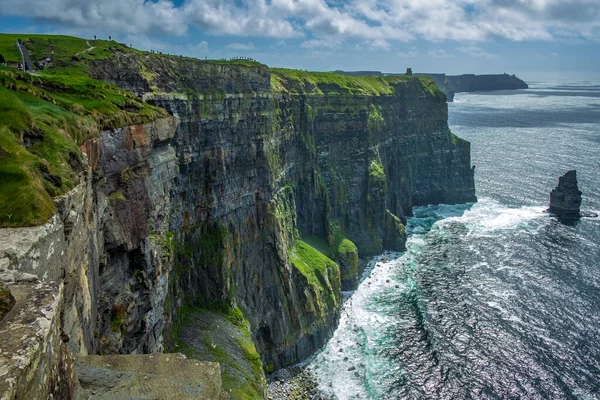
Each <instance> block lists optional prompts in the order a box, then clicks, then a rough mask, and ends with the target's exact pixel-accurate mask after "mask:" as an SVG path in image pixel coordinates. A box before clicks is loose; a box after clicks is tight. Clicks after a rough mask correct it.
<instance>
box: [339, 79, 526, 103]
mask: <svg viewBox="0 0 600 400" xmlns="http://www.w3.org/2000/svg"><path fill="white" fill-rule="evenodd" d="M335 73H336V74H340V75H348V76H402V75H405V74H397V73H390V74H384V73H382V72H379V71H354V72H348V71H335ZM412 76H423V77H428V78H431V79H433V81H434V82H435V84H436V85H437V86H438V87H439V88H440V90H442V91H443V92H444V94H446V98H447V100H448V102H452V101H454V94H455V93H460V92H487V91H493V90H516V89H527V88H529V86H528V85H527V83H525V82H524V81H523V80H521V79H519V78H517V77H516V76H515V75H508V74H506V73H505V74H501V75H500V74H495V75H494V74H492V75H474V74H464V75H446V74H443V73H441V74H440V73H437V74H430V73H420V72H415V73H412Z"/></svg>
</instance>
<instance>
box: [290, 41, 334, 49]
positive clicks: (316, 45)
mask: <svg viewBox="0 0 600 400" xmlns="http://www.w3.org/2000/svg"><path fill="white" fill-rule="evenodd" d="M341 44H342V41H341V40H340V39H313V40H305V41H304V42H302V44H301V45H300V47H302V48H304V49H335V48H338V47H340V45H341Z"/></svg>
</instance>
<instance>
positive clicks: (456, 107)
mask: <svg viewBox="0 0 600 400" xmlns="http://www.w3.org/2000/svg"><path fill="white" fill-rule="evenodd" d="M525 79H526V80H527V81H528V83H530V89H528V90H524V91H500V92H489V93H474V94H463V93H460V94H458V95H456V99H455V100H456V102H455V103H452V104H449V116H450V125H451V128H452V130H453V131H454V132H455V133H456V134H458V135H459V136H461V137H463V138H466V139H468V140H469V141H471V143H472V162H473V164H475V165H476V166H477V168H476V188H477V195H478V197H479V202H478V203H476V204H470V205H457V206H449V205H441V206H433V207H424V208H418V209H415V210H414V214H415V215H414V217H412V218H410V219H409V221H408V231H409V233H410V237H409V241H408V251H407V252H405V253H401V254H388V255H382V256H380V257H376V258H375V259H373V261H372V262H371V264H370V267H369V268H368V269H367V271H366V272H365V276H364V280H363V281H362V283H361V284H360V286H359V288H358V289H357V290H356V291H355V292H353V293H347V294H346V295H347V296H348V297H349V299H348V300H347V302H346V303H345V307H344V312H343V316H342V319H341V322H340V326H339V328H338V330H337V331H336V333H335V335H334V337H333V338H332V340H331V341H330V342H329V343H328V344H327V346H325V348H324V349H323V350H322V351H321V352H320V353H319V354H317V355H316V356H315V357H314V359H313V360H312V361H311V362H310V364H309V367H310V368H311V369H313V371H314V373H315V374H316V376H317V378H318V379H319V382H320V389H321V390H322V391H323V392H324V393H325V394H326V395H328V396H329V397H331V398H339V399H396V398H407V399H509V398H510V399H600V219H598V218H595V219H584V220H581V221H580V222H578V223H576V224H574V225H572V226H566V225H562V224H560V223H558V222H557V221H556V220H555V219H553V218H552V217H550V216H548V215H547V214H545V213H543V210H544V209H545V208H546V207H547V202H548V198H549V192H550V190H551V189H552V188H553V187H554V186H556V183H557V181H558V176H560V175H562V174H563V173H564V172H566V171H567V170H569V169H577V171H578V178H579V185H580V189H581V190H582V191H583V192H584V196H583V208H584V209H587V210H590V211H596V212H598V210H599V209H600V178H599V177H598V172H599V171H600V168H599V167H600V77H593V76H592V77H584V78H577V77H574V78H573V77H561V78H559V79H549V78H544V79H543V80H542V79H540V80H537V81H536V80H535V77H534V78H533V79H531V80H528V79H527V77H525ZM353 368H354V369H353ZM349 369H350V370H349Z"/></svg>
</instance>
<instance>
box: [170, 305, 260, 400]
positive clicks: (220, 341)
mask: <svg viewBox="0 0 600 400" xmlns="http://www.w3.org/2000/svg"><path fill="white" fill-rule="evenodd" d="M207 313H212V314H217V315H218V316H220V317H221V318H222V319H221V320H220V322H217V324H211V325H210V326H207V327H206V328H205V330H203V331H202V332H201V336H200V337H199V338H198V343H200V346H192V345H190V343H186V342H184V341H182V340H181V339H180V338H179V337H178V335H176V337H175V340H176V343H177V347H176V348H175V349H174V350H175V351H177V352H181V353H183V354H185V355H186V356H187V357H188V358H192V359H197V360H202V361H213V362H218V363H219V364H220V366H221V377H222V380H223V390H224V391H225V392H226V393H228V394H229V395H230V398H231V399H240V400H241V399H259V398H263V393H262V388H263V387H264V386H265V384H266V382H265V380H264V372H263V367H262V361H261V359H260V355H259V354H258V352H257V350H256V347H255V345H254V342H253V341H252V336H251V333H250V323H249V322H248V320H247V319H246V318H245V317H244V315H243V313H242V311H241V310H240V309H239V308H237V307H234V308H232V307H229V308H228V309H226V310H220V309H213V310H207V309H202V308H192V307H183V308H182V309H180V310H179V311H178V318H180V319H182V324H183V325H185V324H188V323H190V321H191V320H192V318H202V315H203V314H207ZM226 321H227V322H229V323H231V324H233V325H234V326H235V327H236V328H237V329H238V330H237V331H234V333H233V335H232V336H229V334H227V335H225V336H223V333H225V332H229V333H231V330H229V329H230V328H228V327H227V322H226ZM226 350H227V351H226ZM230 353H231V354H230ZM240 360H242V361H240Z"/></svg>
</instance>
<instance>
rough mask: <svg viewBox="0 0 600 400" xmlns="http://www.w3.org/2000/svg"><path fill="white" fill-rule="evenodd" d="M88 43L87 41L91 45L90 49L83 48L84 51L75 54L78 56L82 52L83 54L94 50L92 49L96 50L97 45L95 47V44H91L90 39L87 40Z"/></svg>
mask: <svg viewBox="0 0 600 400" xmlns="http://www.w3.org/2000/svg"><path fill="white" fill-rule="evenodd" d="M86 43H87V45H88V46H90V47H89V48H88V49H85V50H82V51H80V52H79V53H77V54H75V56H78V55H80V54H83V53H89V52H90V51H92V50H94V49H95V47H94V46H92V45H91V44H90V41H89V40H86Z"/></svg>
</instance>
